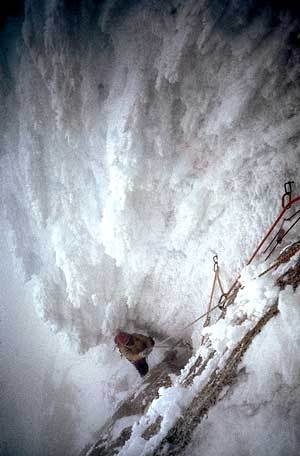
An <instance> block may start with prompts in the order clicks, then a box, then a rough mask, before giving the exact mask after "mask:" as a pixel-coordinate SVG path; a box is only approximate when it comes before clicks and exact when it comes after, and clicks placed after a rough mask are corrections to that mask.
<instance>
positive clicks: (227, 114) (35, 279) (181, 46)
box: [0, 0, 300, 351]
mask: <svg viewBox="0 0 300 456" xmlns="http://www.w3.org/2000/svg"><path fill="white" fill-rule="evenodd" d="M298 32H299V30H298V24H297V21H296V20H295V19H294V18H293V16H292V14H291V13H290V12H289V11H288V10H286V11H284V12H279V11H277V10H276V11H274V10H272V8H271V7H269V6H267V4H264V3H262V4H261V7H260V8H257V9H255V2H254V3H250V2H249V3H248V2H241V3H239V2H229V3H225V2H220V1H214V2H206V1H186V2H179V1H175V0H174V1H173V2H156V1H154V2H147V1H143V2H134V1H132V2H125V1H124V2H123V1H110V2H100V3H98V2H94V1H92V0H90V1H86V2H81V3H80V2H62V1H60V0H51V1H45V2H43V1H34V0H28V1H27V2H26V5H25V18H24V21H23V23H22V30H21V29H20V27H19V24H15V23H13V24H11V26H10V28H9V27H7V28H4V29H3V30H2V32H1V34H2V42H3V43H4V46H3V47H2V51H1V77H2V81H3V84H2V89H1V92H2V93H1V100H2V101H1V109H2V111H1V114H2V122H1V129H2V132H1V133H2V135H1V140H0V141H1V151H2V159H1V165H2V170H1V173H2V184H3V187H2V195H3V205H2V209H3V210H4V216H5V217H6V218H7V219H8V221H9V223H10V230H11V231H10V240H11V241H12V243H13V246H14V247H13V248H14V253H15V255H17V256H18V257H19V258H20V259H21V260H22V262H23V267H24V274H25V277H26V280H30V281H31V284H32V290H33V291H32V292H33V295H34V301H35V306H36V307H37V308H38V311H39V313H40V315H41V317H42V318H43V319H44V320H46V321H47V322H48V323H49V324H50V325H51V326H52V327H53V328H55V329H56V330H60V331H63V332H64V333H66V334H67V335H68V337H69V338H70V340H71V341H72V342H73V343H74V344H75V346H76V347H78V348H79V349H80V350H81V351H85V350H87V349H88V348H89V347H91V346H93V345H95V344H97V343H98V342H99V341H105V340H108V339H109V338H110V337H111V335H112V333H113V331H114V330H115V329H116V328H117V327H126V325H128V324H129V322H130V321H134V322H135V324H136V325H137V326H139V327H145V328H148V329H151V330H152V331H156V332H157V333H162V334H171V335H174V336H177V335H181V328H182V327H183V326H184V325H185V324H187V323H188V322H189V321H190V320H192V319H193V318H194V317H195V316H197V315H198V314H199V312H201V310H202V309H203V308H204V307H205V306H206V304H207V298H208V293H209V288H210V285H211V269H212V261H211V259H212V256H213V254H214V253H216V252H217V253H218V254H219V258H220V265H221V268H222V271H223V272H224V277H225V279H227V280H228V281H229V280H230V278H231V277H232V276H234V274H235V273H236V271H237V270H238V269H239V268H240V266H241V265H242V263H243V262H244V261H245V259H246V258H247V256H248V255H249V254H250V253H251V251H252V249H253V247H254V245H255V243H256V241H257V240H258V238H259V237H260V236H261V234H262V232H263V231H264V230H265V228H266V227H267V226H268V225H269V224H270V222H271V221H272V219H273V217H274V216H275V215H276V213H277V211H278V210H279V204H280V200H279V198H280V195H281V194H282V190H283V188H282V184H283V182H284V181H285V180H287V179H290V178H293V180H295V181H297V178H298V177H299V175H300V168H299V85H298V82H299V53H298V51H297V43H298V41H299V38H298ZM192 331H193V329H191V332H192ZM189 334H191V333H188V334H187V335H189ZM196 334H197V333H195V335H194V340H195V341H196V340H197V337H198V336H197V335H196Z"/></svg>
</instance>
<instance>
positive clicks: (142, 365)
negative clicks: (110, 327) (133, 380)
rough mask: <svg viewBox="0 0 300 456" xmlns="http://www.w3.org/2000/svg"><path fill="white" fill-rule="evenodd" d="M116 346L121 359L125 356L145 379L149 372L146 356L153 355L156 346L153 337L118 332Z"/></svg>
mask: <svg viewBox="0 0 300 456" xmlns="http://www.w3.org/2000/svg"><path fill="white" fill-rule="evenodd" d="M115 344H116V345H117V347H118V349H119V352H120V354H121V357H122V356H125V358H126V359H128V361H130V362H131V363H132V364H133V365H134V367H135V368H136V369H137V370H138V372H139V374H140V376H141V377H144V375H146V374H147V372H148V370H149V366H148V364H147V361H146V356H148V355H149V354H150V353H151V351H152V349H153V347H154V344H155V342H154V340H153V339H152V337H148V336H144V335H143V334H137V333H133V334H129V333H126V332H124V331H120V330H118V332H117V335H116V336H115Z"/></svg>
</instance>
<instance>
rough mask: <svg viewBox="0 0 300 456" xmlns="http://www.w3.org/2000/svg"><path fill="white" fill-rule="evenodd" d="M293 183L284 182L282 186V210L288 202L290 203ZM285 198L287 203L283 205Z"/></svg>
mask: <svg viewBox="0 0 300 456" xmlns="http://www.w3.org/2000/svg"><path fill="white" fill-rule="evenodd" d="M294 183H295V182H294V181H288V182H285V184H284V191H285V193H284V195H282V198H281V205H282V208H283V209H284V208H285V207H287V206H288V205H289V204H290V202H291V201H292V184H294ZM286 198H288V203H287V204H285V200H286Z"/></svg>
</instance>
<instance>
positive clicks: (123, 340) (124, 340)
mask: <svg viewBox="0 0 300 456" xmlns="http://www.w3.org/2000/svg"><path fill="white" fill-rule="evenodd" d="M130 339H131V336H130V334H128V333H126V332H124V331H121V330H118V331H117V334H116V336H115V344H116V345H128V344H129V343H130Z"/></svg>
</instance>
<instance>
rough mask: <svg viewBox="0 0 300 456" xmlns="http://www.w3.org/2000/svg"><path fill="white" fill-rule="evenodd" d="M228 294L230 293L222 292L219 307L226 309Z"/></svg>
mask: <svg viewBox="0 0 300 456" xmlns="http://www.w3.org/2000/svg"><path fill="white" fill-rule="evenodd" d="M227 296H228V293H222V294H221V296H220V298H219V302H218V307H219V309H220V310H224V309H225V303H226V301H227ZM223 298H224V301H223V302H222V299H223Z"/></svg>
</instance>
